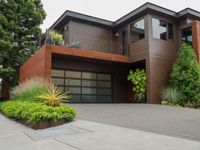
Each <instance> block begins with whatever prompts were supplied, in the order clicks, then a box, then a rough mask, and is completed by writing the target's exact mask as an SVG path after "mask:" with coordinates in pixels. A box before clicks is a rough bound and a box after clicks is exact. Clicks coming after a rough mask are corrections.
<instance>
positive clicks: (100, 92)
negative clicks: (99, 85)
mask: <svg viewBox="0 0 200 150" xmlns="http://www.w3.org/2000/svg"><path fill="white" fill-rule="evenodd" d="M97 94H98V95H111V89H97Z"/></svg>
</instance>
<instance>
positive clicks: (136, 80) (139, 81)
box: [127, 69, 147, 102]
mask: <svg viewBox="0 0 200 150" xmlns="http://www.w3.org/2000/svg"><path fill="white" fill-rule="evenodd" d="M127 79H128V80H130V81H131V82H132V84H133V92H134V93H135V97H136V100H137V101H138V102H143V100H144V98H145V93H146V86H147V77H146V73H145V70H144V69H136V71H135V72H133V70H130V71H129V75H128V77H127Z"/></svg>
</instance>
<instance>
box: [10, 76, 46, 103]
mask: <svg viewBox="0 0 200 150" xmlns="http://www.w3.org/2000/svg"><path fill="white" fill-rule="evenodd" d="M48 86H49V82H48V81H47V80H45V79H43V78H40V77H33V78H31V79H28V80H26V81H24V82H22V83H20V84H19V85H18V86H16V87H15V88H14V89H13V91H12V94H13V99H15V100H29V101H35V100H36V97H38V96H39V95H41V94H42V93H44V92H46V91H47V88H48Z"/></svg>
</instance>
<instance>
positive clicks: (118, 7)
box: [41, 0, 200, 32]
mask: <svg viewBox="0 0 200 150" xmlns="http://www.w3.org/2000/svg"><path fill="white" fill-rule="evenodd" d="M41 1H42V3H43V6H44V9H45V11H46V14H47V17H46V19H45V20H44V22H43V24H42V25H41V28H42V31H43V32H45V30H46V29H48V28H49V27H50V26H51V25H52V24H53V23H54V22H55V21H56V20H57V19H58V18H59V17H60V16H61V15H62V14H63V13H64V12H65V11H66V10H71V11H75V12H79V13H83V14H87V15H91V16H95V17H99V18H102V19H107V20H110V21H116V20H117V19H119V18H120V17H122V16H124V15H126V14H127V13H129V12H131V11H133V10H134V9H136V8H138V7H140V6H141V5H143V4H144V3H146V2H151V3H154V4H156V5H160V6H162V7H165V8H168V9H170V10H173V11H177V12H178V11H180V10H183V9H185V8H187V7H190V8H192V9H195V10H197V11H200V0H149V1H146V0H41Z"/></svg>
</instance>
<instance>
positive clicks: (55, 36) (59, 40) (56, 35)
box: [48, 30, 63, 45]
mask: <svg viewBox="0 0 200 150" xmlns="http://www.w3.org/2000/svg"><path fill="white" fill-rule="evenodd" d="M48 35H49V36H51V37H53V39H54V41H55V44H56V45H60V44H61V43H62V41H63V36H62V34H60V33H59V32H57V31H55V30H49V31H48Z"/></svg>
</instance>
